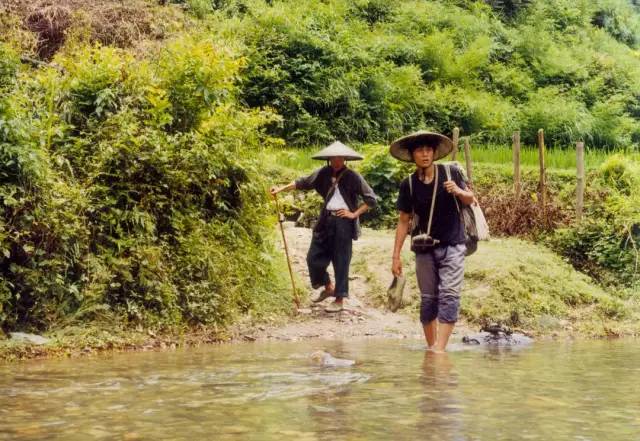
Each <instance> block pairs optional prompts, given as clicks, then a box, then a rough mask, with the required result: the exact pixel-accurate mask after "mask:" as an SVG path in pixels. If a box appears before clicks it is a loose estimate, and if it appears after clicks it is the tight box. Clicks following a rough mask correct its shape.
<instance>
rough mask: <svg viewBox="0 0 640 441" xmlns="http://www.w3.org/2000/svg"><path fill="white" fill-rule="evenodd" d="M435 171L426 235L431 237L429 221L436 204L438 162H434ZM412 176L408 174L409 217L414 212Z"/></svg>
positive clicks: (413, 216) (412, 215)
mask: <svg viewBox="0 0 640 441" xmlns="http://www.w3.org/2000/svg"><path fill="white" fill-rule="evenodd" d="M434 167H435V172H434V176H433V195H432V196H431V209H430V210H429V222H427V236H429V237H431V221H432V220H433V209H434V207H435V206H436V195H437V194H438V164H434ZM412 182H413V178H412V176H409V196H411V217H412V219H414V218H415V216H416V213H415V209H414V207H413V184H412Z"/></svg>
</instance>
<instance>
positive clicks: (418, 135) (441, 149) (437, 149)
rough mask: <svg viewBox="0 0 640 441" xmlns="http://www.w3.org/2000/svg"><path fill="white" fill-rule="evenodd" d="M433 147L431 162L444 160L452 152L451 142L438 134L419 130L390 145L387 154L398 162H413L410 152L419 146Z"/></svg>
mask: <svg viewBox="0 0 640 441" xmlns="http://www.w3.org/2000/svg"><path fill="white" fill-rule="evenodd" d="M423 145H428V146H431V147H433V149H434V152H433V160H434V161H437V160H438V159H441V158H444V157H445V156H447V155H448V154H449V153H451V151H452V150H453V141H451V140H450V139H449V138H447V137H446V136H444V135H441V134H440V133H434V132H427V131H426V130H419V131H417V132H414V133H412V134H410V135H406V136H403V137H402V138H399V139H396V140H395V141H393V142H392V143H391V147H390V148H389V152H390V153H391V156H393V157H394V158H396V159H399V160H400V161H405V162H413V156H412V154H411V151H412V150H413V149H414V148H416V147H419V146H423Z"/></svg>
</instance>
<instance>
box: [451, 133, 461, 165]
mask: <svg viewBox="0 0 640 441" xmlns="http://www.w3.org/2000/svg"><path fill="white" fill-rule="evenodd" d="M451 140H452V141H453V150H452V151H451V160H452V161H455V160H456V155H457V154H458V142H460V129H459V128H457V127H454V128H453V136H452V139H451Z"/></svg>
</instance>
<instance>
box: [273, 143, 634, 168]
mask: <svg viewBox="0 0 640 441" xmlns="http://www.w3.org/2000/svg"><path fill="white" fill-rule="evenodd" d="M460 148H461V149H462V148H463V146H462V144H461V145H460ZM355 149H356V150H358V151H360V152H363V153H364V154H365V155H366V154H367V152H370V151H373V150H378V149H386V146H382V145H366V146H363V147H355ZM319 150H320V147H318V148H285V149H280V150H274V149H271V150H268V151H266V152H265V153H266V156H267V157H268V158H270V160H271V161H274V162H275V163H277V164H278V165H280V166H283V167H286V168H290V169H293V170H300V171H307V170H312V169H313V168H315V167H317V166H319V165H322V164H323V161H317V160H314V159H311V156H312V155H313V154H314V153H316V152H317V151H319ZM613 154H621V155H624V156H626V157H628V158H629V159H630V160H635V161H640V152H637V151H635V152H634V151H626V152H625V151H623V150H612V151H606V150H596V149H589V148H586V149H585V166H586V168H587V169H592V168H596V167H598V166H599V165H600V164H602V163H603V162H604V161H605V159H606V158H607V157H609V156H611V155H613ZM471 158H472V160H473V163H487V164H502V165H507V164H512V161H513V152H512V149H511V146H507V145H478V146H474V145H472V146H471ZM456 160H458V161H461V162H463V161H464V152H463V151H459V152H458V154H457V156H456ZM520 164H521V166H522V167H537V166H538V149H537V147H531V146H526V147H522V149H521V151H520ZM545 165H546V167H547V169H559V170H567V169H571V170H575V168H576V151H575V149H558V148H553V149H547V150H546V155H545Z"/></svg>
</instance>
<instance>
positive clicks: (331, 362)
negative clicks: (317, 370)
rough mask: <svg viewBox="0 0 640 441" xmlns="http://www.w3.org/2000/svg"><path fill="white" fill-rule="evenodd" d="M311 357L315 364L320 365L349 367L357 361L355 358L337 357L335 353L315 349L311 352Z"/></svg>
mask: <svg viewBox="0 0 640 441" xmlns="http://www.w3.org/2000/svg"><path fill="white" fill-rule="evenodd" d="M310 358H311V361H312V362H313V364H315V365H317V366H320V367H349V366H353V365H354V364H355V363H356V362H355V361H354V360H347V359H345V358H335V357H334V356H333V355H331V354H329V353H328V352H324V351H315V352H314V353H313V354H311V356H310Z"/></svg>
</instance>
